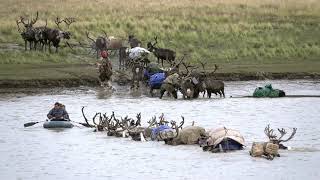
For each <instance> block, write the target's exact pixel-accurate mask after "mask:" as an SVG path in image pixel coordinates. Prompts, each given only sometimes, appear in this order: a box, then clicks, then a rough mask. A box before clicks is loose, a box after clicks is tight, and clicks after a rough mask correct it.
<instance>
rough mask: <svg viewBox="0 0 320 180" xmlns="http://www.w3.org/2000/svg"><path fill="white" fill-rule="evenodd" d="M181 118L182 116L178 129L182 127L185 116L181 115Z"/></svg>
mask: <svg viewBox="0 0 320 180" xmlns="http://www.w3.org/2000/svg"><path fill="white" fill-rule="evenodd" d="M181 118H182V121H181V122H180V125H179V126H178V129H179V128H181V129H182V126H183V124H184V117H183V116H181Z"/></svg>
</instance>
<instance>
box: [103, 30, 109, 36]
mask: <svg viewBox="0 0 320 180" xmlns="http://www.w3.org/2000/svg"><path fill="white" fill-rule="evenodd" d="M102 32H103V34H104V36H105V38H108V34H107V33H106V31H105V30H102Z"/></svg>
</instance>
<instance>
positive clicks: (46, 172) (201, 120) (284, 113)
mask: <svg viewBox="0 0 320 180" xmlns="http://www.w3.org/2000/svg"><path fill="white" fill-rule="evenodd" d="M270 82H271V83H272V84H273V87H275V88H279V89H283V90H285V91H286V93H287V94H290V95H298V94H303V95H311V94H312V95H320V82H319V81H249V82H227V83H226V96H227V98H225V99H220V98H217V97H216V98H213V99H206V98H200V99H197V100H182V99H181V97H180V99H179V100H173V99H171V98H169V97H165V98H164V99H162V100H160V99H158V98H150V97H148V96H146V95H145V93H142V95H141V96H139V97H136V96H132V94H130V92H129V91H128V90H127V89H122V90H120V88H119V87H118V90H117V92H115V93H113V95H112V96H108V95H106V94H104V93H103V92H102V91H101V90H100V89H98V88H86V87H81V88H78V89H52V90H35V91H36V93H31V94H29V93H27V94H25V93H5V94H0V112H1V120H0V179H1V180H2V179H3V180H8V179H42V180H43V179H219V178H222V179H303V178H305V179H308V180H309V179H315V180H316V179H317V180H318V179H319V178H320V172H319V166H320V142H319V138H320V131H319V129H320V115H319V112H320V98H274V99H271V98H266V99H254V98H228V97H230V96H233V97H235V96H241V95H250V94H251V93H252V91H253V90H254V88H256V87H257V86H262V85H264V84H265V83H270ZM56 101H59V102H62V103H64V104H65V105H66V107H67V110H68V112H69V115H70V117H71V118H72V120H73V121H78V122H83V118H82V115H81V107H82V106H86V109H85V112H86V114H87V116H89V117H92V116H93V115H94V114H95V112H107V113H108V114H111V112H112V111H114V112H115V114H116V115H117V116H125V115H129V116H131V117H135V115H136V113H138V112H141V114H142V121H143V124H146V121H148V120H149V119H150V118H151V117H152V116H154V115H156V116H159V115H161V113H165V117H166V118H167V119H168V120H180V116H181V115H183V116H184V117H185V119H186V123H185V124H186V125H190V124H191V122H192V121H195V122H196V125H199V126H203V127H205V128H206V129H211V128H218V127H222V126H225V127H228V128H233V129H237V130H239V131H240V132H241V133H242V134H243V136H244V137H245V140H246V145H247V147H246V148H245V150H242V151H237V152H230V153H219V154H213V153H209V152H203V151H202V149H201V148H199V147H198V146H196V145H188V146H186V145H180V146H168V145H164V143H163V142H150V141H148V142H135V141H132V140H130V139H125V138H115V137H108V136H107V135H106V133H104V132H99V133H94V132H92V129H89V128H84V127H81V125H80V126H76V127H74V128H72V129H67V130H47V129H44V128H42V123H39V124H36V125H34V126H31V127H28V128H24V127H23V124H24V123H26V122H30V121H41V120H44V119H45V116H46V113H47V112H48V110H49V109H50V108H51V107H52V104H53V103H54V102H56ZM267 124H270V125H271V127H273V128H278V127H283V128H286V129H287V131H288V132H289V133H291V128H293V127H297V128H298V130H297V133H296V135H295V137H294V138H293V139H292V140H291V141H289V142H287V143H286V145H288V146H291V147H292V150H290V151H281V152H280V154H281V157H280V158H276V159H274V160H273V161H268V160H265V159H262V158H252V157H250V156H249V154H248V151H249V150H250V148H251V144H252V142H253V141H266V140H267V138H266V137H265V135H264V132H263V130H264V127H265V126H266V125H267Z"/></svg>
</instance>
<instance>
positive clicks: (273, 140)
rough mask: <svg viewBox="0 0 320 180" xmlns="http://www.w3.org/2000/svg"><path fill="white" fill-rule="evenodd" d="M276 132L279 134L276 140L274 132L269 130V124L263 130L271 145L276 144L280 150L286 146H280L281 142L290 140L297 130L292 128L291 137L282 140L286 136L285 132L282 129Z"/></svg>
mask: <svg viewBox="0 0 320 180" xmlns="http://www.w3.org/2000/svg"><path fill="white" fill-rule="evenodd" d="M278 131H279V133H280V137H279V138H278V137H277V135H275V134H274V130H273V129H270V124H268V126H267V127H266V128H265V129H264V133H265V134H266V136H267V137H268V138H269V140H270V142H271V143H273V144H278V145H279V148H280V149H287V147H286V146H284V145H283V144H281V143H282V142H287V141H289V140H290V139H292V138H293V137H294V135H295V134H296V132H297V128H293V130H292V133H291V135H290V136H289V137H288V138H287V139H285V140H284V139H282V138H283V136H284V135H286V134H287V132H286V130H285V129H284V128H281V129H279V128H278Z"/></svg>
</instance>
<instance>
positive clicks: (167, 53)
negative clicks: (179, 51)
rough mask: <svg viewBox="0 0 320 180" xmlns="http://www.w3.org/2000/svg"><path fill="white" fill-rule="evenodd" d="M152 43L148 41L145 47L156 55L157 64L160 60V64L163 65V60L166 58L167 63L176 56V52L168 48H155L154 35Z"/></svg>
mask: <svg viewBox="0 0 320 180" xmlns="http://www.w3.org/2000/svg"><path fill="white" fill-rule="evenodd" d="M154 41H155V42H154V43H153V44H152V43H151V42H148V44H147V47H148V50H149V51H150V52H153V54H154V55H155V56H156V57H157V59H158V64H159V63H160V62H159V61H160V60H161V65H162V66H163V61H164V60H166V61H168V62H169V63H170V62H172V61H174V60H175V58H176V52H175V51H173V50H170V49H165V48H157V47H156V44H157V43H158V37H157V36H156V37H155V38H154Z"/></svg>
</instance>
